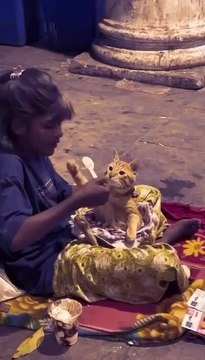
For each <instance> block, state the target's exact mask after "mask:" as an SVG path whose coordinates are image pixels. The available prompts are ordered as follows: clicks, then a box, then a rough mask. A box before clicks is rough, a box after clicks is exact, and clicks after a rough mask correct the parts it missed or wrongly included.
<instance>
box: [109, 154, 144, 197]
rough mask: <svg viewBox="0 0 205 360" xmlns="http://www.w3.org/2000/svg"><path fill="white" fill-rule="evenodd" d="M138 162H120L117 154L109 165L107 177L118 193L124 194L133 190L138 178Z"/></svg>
mask: <svg viewBox="0 0 205 360" xmlns="http://www.w3.org/2000/svg"><path fill="white" fill-rule="evenodd" d="M137 169H138V162H137V161H133V162H131V163H127V162H125V161H122V160H120V158H119V156H118V154H117V153H115V156H114V158H113V161H112V162H111V163H110V164H109V165H108V167H107V169H106V172H105V176H106V178H108V179H109V183H110V185H111V187H112V188H113V189H115V190H116V191H117V192H122V193H123V192H124V191H127V190H129V189H131V188H132V187H133V185H134V183H135V180H136V177H137Z"/></svg>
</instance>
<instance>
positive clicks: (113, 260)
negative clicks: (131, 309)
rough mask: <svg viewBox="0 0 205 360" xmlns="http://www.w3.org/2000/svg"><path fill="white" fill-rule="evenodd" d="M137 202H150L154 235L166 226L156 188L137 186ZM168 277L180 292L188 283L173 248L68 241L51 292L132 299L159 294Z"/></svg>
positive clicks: (86, 297)
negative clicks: (123, 246) (154, 220)
mask: <svg viewBox="0 0 205 360" xmlns="http://www.w3.org/2000/svg"><path fill="white" fill-rule="evenodd" d="M136 192H137V195H138V198H137V200H138V202H147V201H149V202H151V203H152V205H153V209H154V212H155V214H156V215H157V217H158V220H159V221H158V222H157V223H156V226H155V228H154V237H155V238H158V237H160V236H161V235H162V234H163V231H164V230H165V228H166V227H167V221H166V218H165V217H164V215H163V214H162V212H161V194H160V192H159V190H157V189H155V188H153V187H151V186H146V185H139V186H137V187H136ZM171 282H176V283H177V284H178V288H179V290H180V292H183V291H185V290H186V288H187V287H188V281H187V277H186V275H185V273H184V270H183V268H182V266H181V262H180V260H179V258H178V255H177V253H176V251H175V249H174V248H172V247H171V246H169V245H166V244H154V245H153V246H151V245H145V246H140V247H139V248H135V249H134V248H133V249H116V248H115V249H107V248H103V247H99V246H91V245H88V244H78V243H77V242H76V243H71V244H69V245H68V246H66V247H65V249H64V250H63V251H62V252H61V253H60V255H59V257H58V260H57V262H56V265H55V275H54V292H55V295H56V296H57V297H64V296H74V297H78V298H80V299H83V300H85V301H87V302H90V303H91V302H95V301H98V300H102V299H112V300H118V301H122V302H127V303H131V304H142V303H155V302H158V301H160V300H161V298H162V297H163V296H164V294H165V292H166V290H167V289H168V287H169V284H170V283H171Z"/></svg>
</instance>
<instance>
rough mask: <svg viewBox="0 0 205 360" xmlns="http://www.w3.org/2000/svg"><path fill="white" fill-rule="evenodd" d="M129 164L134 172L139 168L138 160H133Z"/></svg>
mask: <svg viewBox="0 0 205 360" xmlns="http://www.w3.org/2000/svg"><path fill="white" fill-rule="evenodd" d="M129 165H130V167H131V169H132V171H134V172H135V173H136V172H137V170H138V168H139V160H134V161H132V162H131V163H130V164H129Z"/></svg>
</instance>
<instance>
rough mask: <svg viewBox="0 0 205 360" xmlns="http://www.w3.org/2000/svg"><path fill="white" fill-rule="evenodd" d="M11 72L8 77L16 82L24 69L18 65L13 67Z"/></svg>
mask: <svg viewBox="0 0 205 360" xmlns="http://www.w3.org/2000/svg"><path fill="white" fill-rule="evenodd" d="M12 70H13V72H12V73H11V75H10V80H16V79H19V78H20V76H21V75H22V74H23V72H24V69H23V68H22V66H21V65H18V66H17V67H14V68H13V69H12Z"/></svg>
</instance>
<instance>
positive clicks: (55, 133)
mask: <svg viewBox="0 0 205 360" xmlns="http://www.w3.org/2000/svg"><path fill="white" fill-rule="evenodd" d="M24 130H25V131H24V132H23V133H21V134H18V135H17V137H16V139H17V141H16V142H17V144H16V145H17V148H18V149H19V151H20V152H22V153H25V155H26V156H33V155H42V156H51V155H53V153H54V151H55V148H56V147H57V145H58V143H59V142H60V138H61V137H62V135H63V133H62V120H59V119H56V118H54V117H52V116H51V117H47V116H46V117H39V118H34V119H32V120H31V122H30V124H29V127H27V128H26V129H24Z"/></svg>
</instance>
